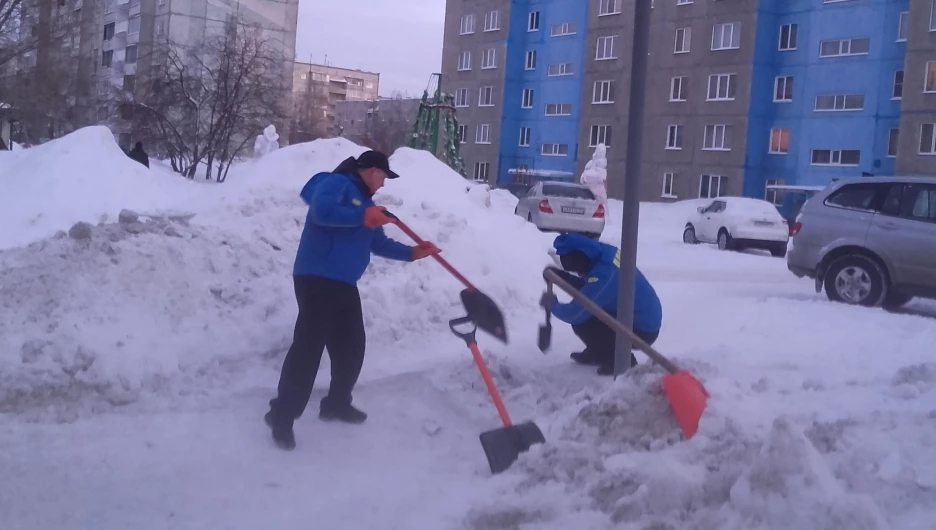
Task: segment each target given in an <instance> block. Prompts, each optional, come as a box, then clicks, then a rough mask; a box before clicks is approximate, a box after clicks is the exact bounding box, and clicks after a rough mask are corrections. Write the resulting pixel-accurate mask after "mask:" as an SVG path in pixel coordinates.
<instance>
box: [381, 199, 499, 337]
mask: <svg viewBox="0 0 936 530" xmlns="http://www.w3.org/2000/svg"><path fill="white" fill-rule="evenodd" d="M384 213H386V214H387V217H389V218H391V219H393V222H394V224H396V225H397V226H398V227H400V230H402V231H403V233H404V234H406V235H407V236H409V237H410V238H411V239H412V240H413V241H415V242H416V243H422V242H423V239H422V238H421V237H419V236H418V235H416V232H413V230H412V229H410V227H408V226H406V224H404V223H403V221H401V220H400V218H399V217H397V216H395V215H393V214H392V213H390V212H388V211H384ZM432 257H433V258H435V259H436V261H438V262H439V264H441V265H442V266H443V267H444V268H445V270H447V271H449V273H450V274H451V275H452V276H454V277H455V278H456V279H457V280H458V281H460V282H461V283H462V284H463V285H464V286H465V290H464V291H462V292H461V299H462V303H463V304H464V305H465V310H466V311H467V312H468V316H469V317H471V319H472V321H473V322H474V323H475V325H477V326H478V328H479V329H481V330H483V331H486V332H488V333H490V334H491V335H493V336H494V337H495V338H496V339H498V340H500V341H501V342H503V343H504V344H506V343H507V327H506V326H505V325H504V315H503V313H501V310H500V309H499V308H498V307H497V304H495V303H494V300H491V297H489V296H488V295H486V294H484V293H482V292H481V291H479V290H478V288H477V287H475V286H474V285H472V284H471V282H469V281H468V279H467V278H465V277H464V276H462V275H461V273H459V272H458V271H457V270H455V267H452V266H451V265H450V264H449V262H447V261H446V260H445V258H443V257H442V256H439V255H438V254H436V255H435V256H432Z"/></svg>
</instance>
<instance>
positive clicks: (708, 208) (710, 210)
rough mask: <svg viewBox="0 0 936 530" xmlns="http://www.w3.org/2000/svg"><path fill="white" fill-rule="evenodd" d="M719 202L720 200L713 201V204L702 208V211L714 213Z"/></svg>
mask: <svg viewBox="0 0 936 530" xmlns="http://www.w3.org/2000/svg"><path fill="white" fill-rule="evenodd" d="M717 204H718V201H712V204H709V205H708V206H706V207H705V209H704V210H702V213H712V212H714V211H715V206H716V205H717Z"/></svg>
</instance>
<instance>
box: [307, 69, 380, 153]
mask: <svg viewBox="0 0 936 530" xmlns="http://www.w3.org/2000/svg"><path fill="white" fill-rule="evenodd" d="M292 80H293V82H292V86H293V101H294V112H295V113H296V114H297V115H304V116H303V117H302V118H300V119H299V120H298V122H297V124H296V127H299V128H302V129H308V130H307V131H305V134H303V135H302V136H306V138H302V139H301V140H302V141H304V140H306V139H314V138H320V137H331V136H337V135H338V134H339V132H340V129H339V127H338V124H337V122H336V119H337V108H336V106H337V105H338V103H340V102H342V101H376V100H377V93H378V90H379V89H380V74H378V73H374V72H364V71H362V70H352V69H348V68H339V67H337V66H331V65H321V64H314V63H303V62H295V63H294V64H293V73H292ZM309 107H311V108H312V109H314V110H315V116H314V117H312V118H309V117H308V113H309ZM303 121H308V122H309V123H308V124H306V125H303V124H302V122H303Z"/></svg>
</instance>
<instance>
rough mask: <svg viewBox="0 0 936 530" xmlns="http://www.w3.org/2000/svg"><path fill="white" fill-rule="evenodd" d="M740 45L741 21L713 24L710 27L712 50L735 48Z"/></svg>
mask: <svg viewBox="0 0 936 530" xmlns="http://www.w3.org/2000/svg"><path fill="white" fill-rule="evenodd" d="M740 47H741V23H740V22H731V23H728V24H715V26H714V27H712V51H716V50H737V49H738V48H740Z"/></svg>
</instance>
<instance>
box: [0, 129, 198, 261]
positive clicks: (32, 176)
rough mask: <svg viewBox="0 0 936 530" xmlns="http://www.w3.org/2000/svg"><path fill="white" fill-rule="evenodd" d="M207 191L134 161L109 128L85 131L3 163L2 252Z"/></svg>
mask: <svg viewBox="0 0 936 530" xmlns="http://www.w3.org/2000/svg"><path fill="white" fill-rule="evenodd" d="M199 188H201V187H199V186H194V185H193V184H192V183H191V182H188V181H186V180H184V179H181V178H171V173H170V174H168V175H167V174H165V173H164V172H162V171H151V170H149V169H147V168H146V167H144V166H142V165H140V164H139V163H137V162H134V161H133V160H130V158H128V157H127V156H126V155H125V154H124V153H123V151H121V150H120V147H118V146H117V143H116V142H115V141H114V135H113V134H111V132H110V130H108V129H107V127H86V128H83V129H79V130H78V131H75V132H73V133H71V134H69V135H67V136H65V137H62V138H59V139H57V140H53V141H51V142H48V143H46V144H43V145H40V146H37V147H34V148H32V149H27V150H23V151H14V152H13V153H8V154H4V155H3V156H2V157H0V189H2V193H0V226H2V227H3V230H2V231H0V248H8V247H14V246H18V245H24V244H27V243H29V242H31V241H35V240H36V239H40V238H44V237H49V236H52V235H53V234H55V233H56V232H58V231H60V230H68V228H69V227H70V226H71V225H72V224H74V223H76V222H78V221H84V222H89V223H97V222H98V221H100V220H101V218H102V217H109V218H110V219H113V218H115V217H116V216H117V214H118V212H120V210H122V209H124V208H130V209H134V210H138V211H158V210H162V209H166V208H171V207H173V206H175V205H177V204H178V203H179V202H180V201H182V200H184V199H185V198H186V194H192V193H196V192H197V191H198V190H199Z"/></svg>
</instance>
